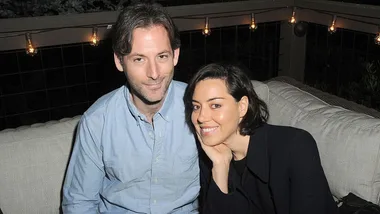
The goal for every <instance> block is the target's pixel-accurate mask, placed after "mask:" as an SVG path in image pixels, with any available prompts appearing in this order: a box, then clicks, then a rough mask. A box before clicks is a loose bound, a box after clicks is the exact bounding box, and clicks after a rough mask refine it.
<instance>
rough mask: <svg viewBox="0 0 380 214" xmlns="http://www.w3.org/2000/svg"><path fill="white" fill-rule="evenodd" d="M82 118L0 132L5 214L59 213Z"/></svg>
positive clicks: (0, 185)
mask: <svg viewBox="0 0 380 214" xmlns="http://www.w3.org/2000/svg"><path fill="white" fill-rule="evenodd" d="M79 118H80V116H77V117H74V118H70V119H62V120H60V121H50V122H48V123H44V124H34V125H33V126H23V127H19V128H17V129H7V130H3V131H1V132H0V209H1V210H2V211H3V212H4V214H8V213H20V214H21V213H28V214H34V213H36V214H37V213H38V214H41V213H59V207H60V201H61V187H62V183H63V179H64V174H65V170H66V165H67V163H68V158H69V154H70V152H71V146H72V139H73V135H74V130H75V127H76V125H77V123H78V120H79Z"/></svg>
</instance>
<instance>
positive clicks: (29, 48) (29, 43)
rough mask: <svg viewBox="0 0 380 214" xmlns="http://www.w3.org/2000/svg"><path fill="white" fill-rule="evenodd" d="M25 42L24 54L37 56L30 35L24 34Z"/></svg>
mask: <svg viewBox="0 0 380 214" xmlns="http://www.w3.org/2000/svg"><path fill="white" fill-rule="evenodd" d="M25 40H26V54H28V55H30V56H34V55H36V54H37V51H38V50H37V49H36V48H35V47H34V46H33V42H32V35H31V34H30V33H26V34H25Z"/></svg>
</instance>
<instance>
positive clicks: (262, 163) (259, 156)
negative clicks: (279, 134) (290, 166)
mask: <svg viewBox="0 0 380 214" xmlns="http://www.w3.org/2000/svg"><path fill="white" fill-rule="evenodd" d="M267 126H268V125H267V124H264V125H262V126H260V127H258V128H256V130H255V133H254V134H253V135H251V137H250V140H249V146H248V152H247V167H248V169H249V170H251V171H252V173H254V174H255V175H257V176H258V177H259V178H260V180H262V181H263V182H268V180H269V159H268V139H267V138H268V132H267V130H268V129H267Z"/></svg>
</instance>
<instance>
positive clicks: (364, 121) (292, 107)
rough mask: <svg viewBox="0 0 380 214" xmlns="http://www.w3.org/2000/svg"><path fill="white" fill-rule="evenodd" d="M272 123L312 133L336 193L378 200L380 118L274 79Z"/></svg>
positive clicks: (270, 87)
mask: <svg viewBox="0 0 380 214" xmlns="http://www.w3.org/2000/svg"><path fill="white" fill-rule="evenodd" d="M267 84H268V86H269V91H270V95H269V99H270V100H269V104H268V107H269V112H270V118H269V123H271V124H277V125H289V126H293V127H298V128H302V129H305V130H307V131H309V132H310V133H311V134H312V135H313V137H314V138H315V140H316V142H317V145H318V149H319V153H320V156H321V162H322V166H323V169H324V171H325V174H326V177H327V180H328V182H329V185H330V188H331V191H332V193H333V195H334V196H336V197H337V198H341V197H343V196H345V195H347V194H348V193H349V192H353V193H354V194H356V195H358V196H360V197H362V198H364V199H366V200H369V201H372V202H373V203H376V204H379V196H380V163H379V149H380V119H376V118H373V117H371V116H368V115H365V114H362V113H356V112H353V111H349V110H346V109H344V108H342V107H338V106H332V105H329V104H327V103H325V102H324V101H322V100H320V99H318V98H316V97H314V96H313V95H311V94H309V93H306V92H304V91H302V90H300V89H298V88H296V87H294V86H292V85H289V84H287V83H283V82H278V81H270V82H268V83H267Z"/></svg>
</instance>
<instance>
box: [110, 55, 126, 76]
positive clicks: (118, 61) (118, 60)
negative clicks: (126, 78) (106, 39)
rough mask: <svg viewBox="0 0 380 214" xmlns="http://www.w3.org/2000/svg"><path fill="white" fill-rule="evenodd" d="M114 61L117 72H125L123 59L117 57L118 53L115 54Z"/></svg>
mask: <svg viewBox="0 0 380 214" xmlns="http://www.w3.org/2000/svg"><path fill="white" fill-rule="evenodd" d="M113 59H114V61H115V65H116V68H117V70H119V71H120V72H123V71H124V70H123V62H122V59H123V58H122V57H119V56H117V55H116V53H113Z"/></svg>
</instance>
